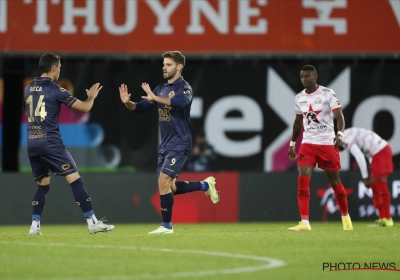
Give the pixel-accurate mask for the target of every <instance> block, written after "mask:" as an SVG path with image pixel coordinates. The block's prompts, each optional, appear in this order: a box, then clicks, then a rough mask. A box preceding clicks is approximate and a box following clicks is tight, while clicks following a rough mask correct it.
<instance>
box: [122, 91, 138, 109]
mask: <svg viewBox="0 0 400 280" xmlns="http://www.w3.org/2000/svg"><path fill="white" fill-rule="evenodd" d="M119 96H120V98H121V101H122V103H124V104H125V107H126V108H128V109H129V110H131V111H133V110H135V109H136V104H135V103H134V102H132V101H131V94H130V93H129V91H128V86H127V85H125V84H122V85H121V86H120V87H119Z"/></svg>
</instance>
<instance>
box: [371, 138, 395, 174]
mask: <svg viewBox="0 0 400 280" xmlns="http://www.w3.org/2000/svg"><path fill="white" fill-rule="evenodd" d="M391 173H393V159H392V148H391V147H390V145H387V146H386V147H385V148H383V149H382V150H381V151H380V152H379V153H377V154H376V155H374V156H373V157H372V162H371V178H379V177H382V176H387V175H389V174H391Z"/></svg>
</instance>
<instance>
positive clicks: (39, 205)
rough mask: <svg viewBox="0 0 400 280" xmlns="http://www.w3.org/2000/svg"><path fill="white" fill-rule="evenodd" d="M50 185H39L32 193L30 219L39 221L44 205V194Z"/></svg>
mask: <svg viewBox="0 0 400 280" xmlns="http://www.w3.org/2000/svg"><path fill="white" fill-rule="evenodd" d="M49 189H50V185H46V186H41V185H38V188H37V190H36V192H35V194H34V195H33V201H32V220H37V221H40V217H41V216H42V213H43V209H44V205H45V204H46V194H47V193H48V192H49Z"/></svg>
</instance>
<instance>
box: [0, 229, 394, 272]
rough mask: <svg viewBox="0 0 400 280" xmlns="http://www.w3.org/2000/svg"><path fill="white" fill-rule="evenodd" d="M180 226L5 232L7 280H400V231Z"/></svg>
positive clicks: (1, 257) (1, 252)
mask: <svg viewBox="0 0 400 280" xmlns="http://www.w3.org/2000/svg"><path fill="white" fill-rule="evenodd" d="M295 224H296V223H270V222H265V223H239V224H196V225H192V224H175V225H174V231H175V233H174V234H169V235H158V236H153V235H150V236H149V235H147V232H148V231H151V230H153V229H155V228H156V227H157V226H158V225H155V224H139V225H136V224H115V229H113V231H111V232H109V233H98V234H95V235H89V234H88V232H87V227H86V224H84V223H82V224H79V225H46V224H45V223H43V224H42V234H43V235H42V236H29V235H28V234H27V233H28V230H29V226H30V225H25V226H1V227H0V248H1V249H0V279H5V280H6V279H7V280H11V279H41V280H50V279H54V280H70V279H71V280H72V279H73V280H86V279H88V280H90V279H107V280H128V279H207V280H213V279H218V280H220V279H229V280H233V279H245V280H250V279H251V280H253V279H279V280H283V279H374V280H375V279H379V278H380V279H400V226H398V224H396V222H395V226H394V227H392V228H381V227H378V226H375V225H373V223H372V222H369V223H366V222H354V223H353V226H354V231H346V232H344V231H343V230H342V225H341V223H340V222H327V223H321V222H313V223H312V224H311V225H312V227H313V230H312V231H310V232H288V231H287V228H288V227H289V226H293V225H295ZM324 263H331V264H335V263H336V264H337V263H352V264H354V263H359V264H360V265H362V266H364V263H368V264H370V263H378V264H382V263H394V264H395V266H396V269H399V272H396V271H383V270H352V271H345V270H342V271H337V272H329V271H328V269H325V271H324V270H323V264H324Z"/></svg>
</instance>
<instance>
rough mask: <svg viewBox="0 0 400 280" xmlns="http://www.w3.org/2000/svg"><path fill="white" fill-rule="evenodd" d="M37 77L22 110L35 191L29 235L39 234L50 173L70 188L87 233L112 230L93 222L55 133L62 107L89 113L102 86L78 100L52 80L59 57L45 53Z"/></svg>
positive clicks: (87, 201) (81, 187)
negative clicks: (24, 112) (26, 118)
mask: <svg viewBox="0 0 400 280" xmlns="http://www.w3.org/2000/svg"><path fill="white" fill-rule="evenodd" d="M39 68H40V73H41V76H40V77H35V78H34V80H33V82H32V83H30V84H29V85H28V86H27V87H26V88H25V91H24V100H25V104H24V106H25V107H24V109H25V111H26V115H27V117H28V125H27V138H28V139H27V143H28V156H29V160H30V162H31V167H32V174H33V178H34V180H35V181H37V184H38V188H37V190H36V193H35V194H34V196H33V202H32V205H33V206H32V225H31V228H30V230H29V234H30V235H41V232H40V220H41V216H42V212H43V208H44V206H45V204H46V194H47V193H48V191H49V189H50V174H51V173H53V174H55V175H59V176H64V177H65V179H66V180H67V182H68V184H70V186H71V190H72V194H73V195H74V198H75V201H76V204H78V205H79V206H80V208H81V210H82V212H83V214H84V216H85V217H86V221H87V224H88V228H89V233H90V234H93V233H96V232H108V231H110V230H111V229H113V228H114V226H113V225H106V224H104V223H103V221H101V220H97V218H96V216H95V214H94V211H93V207H92V203H91V198H90V197H89V194H88V193H87V191H86V189H85V186H84V184H83V180H82V178H81V176H80V175H79V173H78V168H77V166H76V164H75V161H74V160H73V158H72V157H71V155H70V153H69V152H68V149H67V147H66V146H65V145H64V142H63V140H62V138H61V134H60V132H59V123H58V117H59V114H60V109H61V105H62V104H64V105H66V106H68V107H72V108H74V109H76V110H78V111H81V112H89V111H90V109H91V108H92V106H93V102H94V99H95V98H96V97H97V95H98V93H99V91H100V90H101V88H102V86H100V84H99V83H96V84H94V85H93V86H92V87H91V88H90V90H86V93H87V96H88V99H87V100H86V101H83V102H82V101H80V100H78V99H77V98H75V97H73V96H72V95H71V94H70V93H69V92H68V91H67V90H65V89H64V88H62V87H60V86H59V85H57V84H56V83H54V81H57V80H58V78H59V76H60V71H61V63H60V56H59V55H56V54H52V53H46V54H44V55H42V56H41V57H40V60H39Z"/></svg>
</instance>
